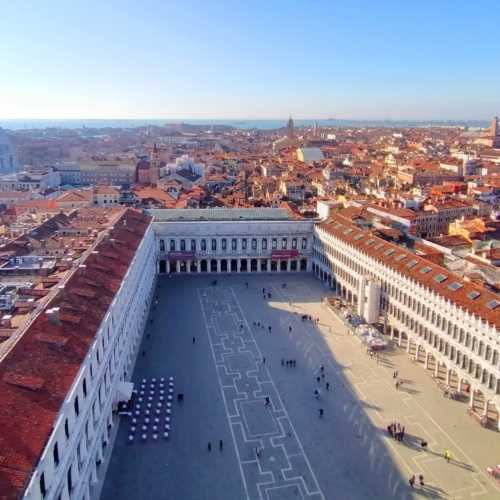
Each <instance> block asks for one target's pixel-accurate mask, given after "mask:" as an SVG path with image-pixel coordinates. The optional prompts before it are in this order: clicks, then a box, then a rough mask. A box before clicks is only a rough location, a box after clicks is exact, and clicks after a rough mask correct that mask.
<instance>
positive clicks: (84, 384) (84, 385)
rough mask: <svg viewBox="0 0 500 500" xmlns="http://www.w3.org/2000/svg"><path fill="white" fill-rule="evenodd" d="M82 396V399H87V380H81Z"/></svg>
mask: <svg viewBox="0 0 500 500" xmlns="http://www.w3.org/2000/svg"><path fill="white" fill-rule="evenodd" d="M83 395H84V397H87V379H86V378H84V379H83Z"/></svg>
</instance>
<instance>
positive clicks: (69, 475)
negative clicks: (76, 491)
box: [67, 465, 73, 493]
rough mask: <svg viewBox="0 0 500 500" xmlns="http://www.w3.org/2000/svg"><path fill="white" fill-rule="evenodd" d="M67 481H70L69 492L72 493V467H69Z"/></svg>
mask: <svg viewBox="0 0 500 500" xmlns="http://www.w3.org/2000/svg"><path fill="white" fill-rule="evenodd" d="M67 480H68V491H69V492H70V493H71V492H72V491H73V479H72V478H71V465H70V466H69V469H68V475H67Z"/></svg>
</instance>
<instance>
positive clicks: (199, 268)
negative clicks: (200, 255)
mask: <svg viewBox="0 0 500 500" xmlns="http://www.w3.org/2000/svg"><path fill="white" fill-rule="evenodd" d="M196 272H198V273H201V260H200V259H198V260H197V261H196Z"/></svg>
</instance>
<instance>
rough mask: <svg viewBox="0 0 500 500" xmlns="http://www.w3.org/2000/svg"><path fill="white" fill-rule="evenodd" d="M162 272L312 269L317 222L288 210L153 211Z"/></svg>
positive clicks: (292, 270)
mask: <svg viewBox="0 0 500 500" xmlns="http://www.w3.org/2000/svg"><path fill="white" fill-rule="evenodd" d="M149 213H150V214H151V215H153V216H154V223H153V225H154V229H155V233H156V235H157V239H158V251H159V255H158V272H159V273H160V274H163V273H172V272H186V273H190V272H195V273H196V272H198V273H202V272H213V273H226V272H296V271H310V270H311V263H312V261H311V255H312V228H313V221H310V220H293V219H289V217H288V213H287V211H286V210H284V209H274V208H263V209H234V208H233V209H208V210H207V209H200V210H198V209H188V210H151V211H149Z"/></svg>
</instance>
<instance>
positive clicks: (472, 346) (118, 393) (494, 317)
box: [0, 209, 500, 500]
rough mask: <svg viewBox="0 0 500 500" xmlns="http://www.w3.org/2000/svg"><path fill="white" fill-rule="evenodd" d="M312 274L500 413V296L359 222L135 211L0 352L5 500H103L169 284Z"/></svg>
mask: <svg viewBox="0 0 500 500" xmlns="http://www.w3.org/2000/svg"><path fill="white" fill-rule="evenodd" d="M174 272H175V273H184V274H186V275H189V274H190V273H207V274H208V273H214V274H217V273H232V272H235V273H238V272H240V273H245V272H249V273H266V272H269V273H288V272H313V273H314V274H315V275H316V276H317V277H318V278H319V279H321V280H322V281H324V282H325V283H327V284H328V285H329V287H330V288H331V289H333V290H335V291H336V292H337V293H338V294H339V295H340V296H342V297H344V298H345V299H346V301H348V302H350V303H351V304H352V305H353V307H355V308H356V309H357V311H358V313H359V314H360V315H361V316H363V317H364V318H365V319H366V320H367V321H368V322H370V323H376V322H382V324H384V327H385V330H386V333H387V335H390V336H391V337H392V338H395V339H397V342H398V343H399V345H401V346H403V347H405V348H406V349H407V350H408V352H409V353H411V354H412V355H413V356H414V357H415V358H416V359H417V360H422V362H423V363H425V365H426V367H429V366H431V367H433V369H434V374H435V375H436V376H442V375H444V378H445V379H446V381H447V382H448V383H449V384H452V385H453V383H455V384H457V386H459V387H463V386H465V385H467V386H468V387H470V394H471V398H470V404H471V405H472V407H475V408H477V407H478V405H482V410H481V411H483V412H484V414H485V415H486V414H488V412H489V413H491V412H493V413H494V412H496V415H497V418H498V408H500V369H499V352H500V346H499V331H498V327H499V325H500V307H499V302H498V299H497V297H496V296H495V295H494V294H492V293H489V292H487V291H485V290H483V289H480V288H479V287H477V286H475V285H473V284H471V283H468V282H465V281H464V280H462V279H460V278H459V277H457V276H456V275H454V274H452V273H451V272H449V271H448V270H446V269H444V268H442V267H440V266H437V265H435V264H433V263H430V262H428V261H427V260H425V259H423V258H420V257H418V256H416V255H415V254H414V253H412V252H411V251H410V250H407V249H404V248H402V247H400V246H397V245H395V244H392V243H389V242H387V241H385V240H382V239H380V238H377V237H376V236H374V235H373V234H372V233H371V232H370V231H368V230H363V229H360V228H358V227H357V226H356V225H354V224H353V223H352V222H351V221H350V220H348V219H345V218H343V217H341V216H339V215H333V216H332V217H331V218H330V219H329V220H328V221H327V222H322V223H315V222H313V221H311V220H295V219H291V218H289V216H288V214H287V212H286V211H284V210H280V209H257V210H255V209H207V210H152V211H150V212H149V213H148V214H143V213H139V212H136V211H134V210H130V209H129V210H124V211H123V214H121V216H120V217H119V218H118V219H117V220H116V222H115V223H114V224H113V226H112V227H110V228H109V230H108V231H105V232H104V233H103V234H102V235H101V236H100V237H99V238H98V239H97V240H96V242H95V244H94V245H92V248H90V249H89V251H88V252H87V253H86V254H85V255H83V256H82V257H81V258H80V259H79V260H78V262H77V263H76V264H75V266H74V268H73V269H72V270H71V272H70V273H69V275H68V277H67V278H65V280H64V282H63V283H61V284H60V285H59V287H58V289H57V291H56V293H54V295H53V296H52V297H51V298H50V300H47V301H46V302H45V304H44V307H43V308H42V309H41V310H40V311H38V315H37V316H36V317H34V319H33V320H32V321H31V322H30V323H29V324H28V325H27V326H26V327H25V328H24V329H23V330H22V331H20V332H17V333H16V335H13V336H12V338H11V339H10V340H9V341H7V342H6V343H3V344H2V350H1V351H0V428H1V429H2V431H1V432H0V498H2V499H9V500H10V499H17V498H26V499H31V500H39V499H51V500H52V499H55V500H67V499H78V500H80V499H91V498H95V496H96V495H97V489H96V488H95V485H96V483H97V481H98V479H99V475H100V474H101V475H102V474H103V472H101V471H103V470H104V469H105V467H104V466H103V460H105V457H106V453H105V448H106V446H108V443H109V440H110V432H111V430H112V427H113V426H114V425H115V424H116V423H117V419H118V418H119V417H117V416H116V415H115V414H114V412H113V409H114V408H115V405H116V402H117V401H120V398H121V397H122V396H123V395H124V394H127V393H129V391H130V390H131V387H130V382H129V381H130V377H131V373H132V369H133V367H134V363H135V359H136V355H137V352H138V348H139V345H140V342H141V339H142V333H143V329H144V326H145V323H146V320H147V316H148V312H149V308H150V305H151V302H152V296H153V290H154V286H155V281H156V276H157V274H163V273H174Z"/></svg>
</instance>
